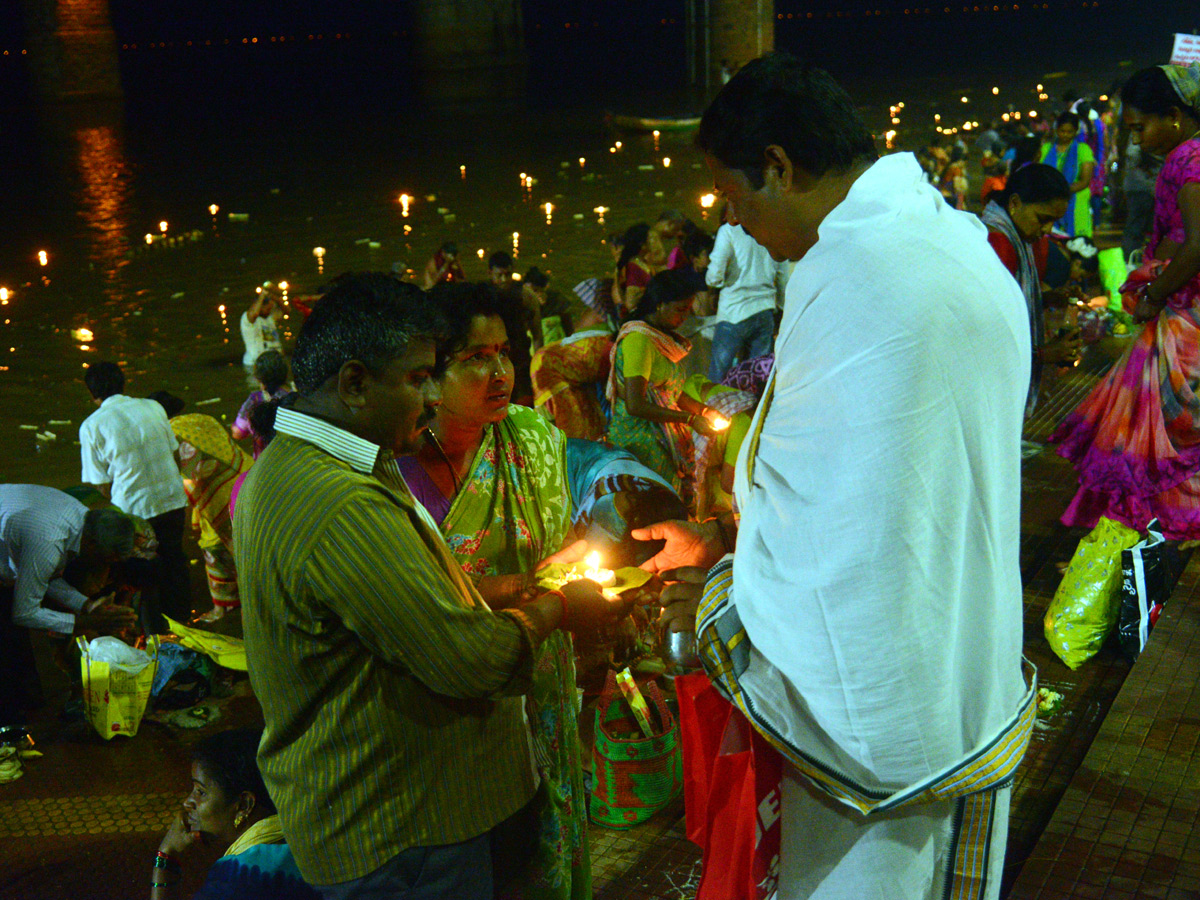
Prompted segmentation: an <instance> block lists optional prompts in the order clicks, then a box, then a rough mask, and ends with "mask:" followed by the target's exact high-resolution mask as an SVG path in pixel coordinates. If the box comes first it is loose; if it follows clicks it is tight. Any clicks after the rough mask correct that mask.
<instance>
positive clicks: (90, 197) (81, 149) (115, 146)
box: [72, 125, 130, 300]
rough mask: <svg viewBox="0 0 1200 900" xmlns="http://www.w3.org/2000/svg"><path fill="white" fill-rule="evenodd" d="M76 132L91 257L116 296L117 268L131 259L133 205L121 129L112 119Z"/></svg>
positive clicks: (109, 292)
mask: <svg viewBox="0 0 1200 900" xmlns="http://www.w3.org/2000/svg"><path fill="white" fill-rule="evenodd" d="M72 137H73V138H74V141H75V148H76V157H75V158H76V165H77V170H78V173H79V179H80V191H79V217H80V219H82V220H83V224H84V226H85V228H86V235H87V239H88V249H87V256H88V261H89V262H90V263H91V264H92V265H93V266H94V267H95V269H96V270H97V271H98V272H100V274H101V277H102V279H103V289H104V292H105V295H106V296H107V298H108V299H110V300H118V299H120V298H121V286H120V281H119V279H118V273H119V270H120V269H121V268H122V267H123V266H125V265H126V264H128V262H129V258H128V254H129V206H130V201H129V193H130V191H129V167H128V165H127V163H126V161H125V154H124V148H123V147H122V143H121V136H120V132H119V131H118V129H117V128H116V127H114V126H113V125H92V126H86V127H82V128H79V129H77V130H76V131H75V132H74V134H73V135H72Z"/></svg>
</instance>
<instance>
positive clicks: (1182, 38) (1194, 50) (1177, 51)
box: [1171, 34, 1200, 66]
mask: <svg viewBox="0 0 1200 900" xmlns="http://www.w3.org/2000/svg"><path fill="white" fill-rule="evenodd" d="M1194 62H1200V35H1195V34H1177V35H1175V48H1174V49H1173V50H1172V51H1171V63H1172V64H1173V65H1176V66H1190V65H1191V64H1192V63H1194Z"/></svg>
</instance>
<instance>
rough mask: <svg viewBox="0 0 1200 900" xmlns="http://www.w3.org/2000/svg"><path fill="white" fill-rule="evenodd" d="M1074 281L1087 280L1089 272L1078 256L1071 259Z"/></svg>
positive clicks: (1071, 275) (1072, 278)
mask: <svg viewBox="0 0 1200 900" xmlns="http://www.w3.org/2000/svg"><path fill="white" fill-rule="evenodd" d="M1070 278H1071V280H1072V281H1087V272H1085V271H1084V269H1083V260H1081V259H1079V258H1078V257H1073V258H1072V259H1071V274H1070Z"/></svg>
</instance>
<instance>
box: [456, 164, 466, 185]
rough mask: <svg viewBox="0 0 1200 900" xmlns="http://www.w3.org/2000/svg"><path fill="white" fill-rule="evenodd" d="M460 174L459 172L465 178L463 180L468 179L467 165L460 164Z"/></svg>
mask: <svg viewBox="0 0 1200 900" xmlns="http://www.w3.org/2000/svg"><path fill="white" fill-rule="evenodd" d="M458 174H459V176H460V177H461V178H462V180H463V181H466V180H467V167H466V166H459V167H458Z"/></svg>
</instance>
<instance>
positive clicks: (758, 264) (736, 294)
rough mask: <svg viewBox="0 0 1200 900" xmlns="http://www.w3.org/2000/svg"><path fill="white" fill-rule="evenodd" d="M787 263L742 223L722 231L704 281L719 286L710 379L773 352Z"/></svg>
mask: <svg viewBox="0 0 1200 900" xmlns="http://www.w3.org/2000/svg"><path fill="white" fill-rule="evenodd" d="M783 272H784V265H783V263H778V262H776V261H775V260H774V259H772V258H771V254H770V253H769V252H767V248H766V247H764V246H763V245H762V244H760V243H758V241H756V240H754V238H752V237H750V235H748V234H746V232H745V230H744V229H743V228H742V227H741V226H740V225H737V224H730V223H728V222H726V223H725V224H724V225H722V226H721V227H720V228H719V229H717V241H716V245H715V246H714V247H713V251H712V254H711V255H710V257H709V262H708V268H707V269H706V270H705V273H704V280H705V281H706V282H708V286H709V287H714V288H720V289H721V297H720V299H719V300H718V301H717V328H716V331H715V332H714V334H713V342H712V356H711V357H710V359H709V362H708V380H709V381H713V382H719V381H720V380H721V379H722V378H724V377H725V373H726V372H728V371H729V368H730V366H732V365H733V362H734V360H735V359H738V360H747V359H753V358H754V357H756V356H765V355H766V354H768V353H770V352H771V344H772V337H773V336H774V334H775V307H776V306H777V305H780V306H781V305H782V303H781V302H779V301H782V299H783V289H784V286H785V282H784V278H783Z"/></svg>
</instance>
